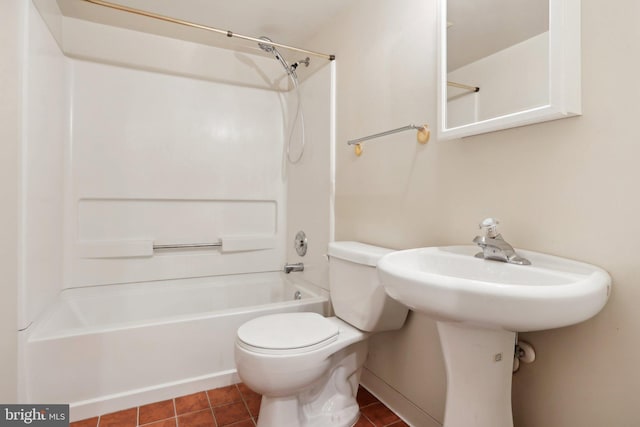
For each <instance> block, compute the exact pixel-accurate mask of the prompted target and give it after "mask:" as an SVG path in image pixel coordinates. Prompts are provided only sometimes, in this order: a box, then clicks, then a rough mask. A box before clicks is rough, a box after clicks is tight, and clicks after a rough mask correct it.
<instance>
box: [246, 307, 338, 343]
mask: <svg viewBox="0 0 640 427" xmlns="http://www.w3.org/2000/svg"><path fill="white" fill-rule="evenodd" d="M338 333H339V330H338V327H337V326H336V325H335V324H334V323H332V322H330V321H329V320H327V319H326V318H324V317H322V316H321V315H319V314H317V313H282V314H272V315H269V316H263V317H258V318H256V319H253V320H250V321H248V322H247V323H245V324H244V325H242V326H240V328H239V329H238V339H239V340H240V342H241V343H244V344H245V345H247V346H249V347H250V348H251V349H253V350H256V351H260V350H261V349H262V350H267V351H274V350H275V351H283V350H307V351H310V349H309V347H311V349H316V348H319V347H324V346H325V345H327V344H329V343H331V342H333V341H335V340H336V339H338Z"/></svg>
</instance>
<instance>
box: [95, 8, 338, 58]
mask: <svg viewBox="0 0 640 427" xmlns="http://www.w3.org/2000/svg"><path fill="white" fill-rule="evenodd" d="M83 1H85V2H87V3H91V4H95V5H98V6H104V7H108V8H111V9H116V10H120V11H123V12H128V13H133V14H135V15H140V16H146V17H147V18H153V19H158V20H160V21H165V22H170V23H172V24H178V25H184V26H186V27H191V28H198V29H200V30H205V31H211V32H213V33H217V34H221V35H225V36H227V37H236V38H239V39H242V40H248V41H252V42H255V43H262V44H269V45H271V46H275V47H281V48H283V49H289V50H293V51H296V52H301V53H306V54H308V55H313V56H318V57H320V58H325V59H328V60H329V61H333V60H334V59H336V57H335V55H327V54H325V53H320V52H314V51H312V50H307V49H301V48H299V47H294V46H289V45H286V44H282V43H275V42H273V41H269V42H265V40H263V39H259V38H257V37H251V36H245V35H243V34H237V33H234V32H233V31H230V30H221V29H219V28H215V27H209V26H207V25H202V24H196V23H195V22H190V21H185V20H183V19H177V18H171V17H169V16H164V15H159V14H157V13H153V12H147V11H146V10H141V9H134V8H132V7H128V6H123V5H120V4H116V3H110V2H107V1H103V0H83Z"/></svg>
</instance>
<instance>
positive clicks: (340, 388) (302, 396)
mask: <svg viewBox="0 0 640 427" xmlns="http://www.w3.org/2000/svg"><path fill="white" fill-rule="evenodd" d="M366 355H367V342H366V341H360V342H357V343H355V344H352V345H350V346H349V347H347V348H345V349H343V350H341V351H339V352H337V353H336V354H334V355H333V356H331V357H332V358H333V359H334V363H333V369H331V370H330V371H328V372H327V373H326V374H324V375H323V376H322V377H321V378H319V379H318V381H316V382H315V383H314V384H312V385H311V386H310V387H308V388H306V389H304V390H302V391H301V392H300V393H298V394H296V395H293V396H284V397H272V396H268V395H263V396H262V402H261V404H260V414H259V416H258V425H257V427H281V426H287V427H351V426H353V425H354V424H355V423H356V422H357V421H358V417H359V416H360V409H359V407H358V402H357V401H356V393H357V392H358V383H359V381H360V373H361V368H362V365H363V364H364V361H365V358H366Z"/></svg>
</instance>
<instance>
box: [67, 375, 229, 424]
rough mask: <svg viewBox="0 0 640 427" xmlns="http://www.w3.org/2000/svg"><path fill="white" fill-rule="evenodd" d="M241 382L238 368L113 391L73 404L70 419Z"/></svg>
mask: <svg viewBox="0 0 640 427" xmlns="http://www.w3.org/2000/svg"><path fill="white" fill-rule="evenodd" d="M239 382H240V377H238V373H237V372H236V370H235V369H232V370H229V371H224V372H220V373H216V374H215V375H206V376H202V377H195V378H189V379H187V380H184V381H176V382H172V383H165V384H160V385H157V386H154V387H146V388H141V389H137V390H131V391H127V392H125V393H118V394H111V395H106V396H102V397H100V398H97V399H91V400H84V401H81V402H74V403H71V404H70V405H69V412H70V414H69V418H70V421H71V422H74V421H78V420H84V419H86V418H93V417H96V416H98V415H103V414H109V413H111V412H116V411H121V410H123V409H129V408H135V407H136V406H141V405H146V404H149V403H155V402H160V401H163V400H167V399H173V398H174V397H179V396H184V395H186V394H191V393H197V392H199V391H204V390H211V389H214V388H218V387H225V386H228V385H231V384H236V383H239Z"/></svg>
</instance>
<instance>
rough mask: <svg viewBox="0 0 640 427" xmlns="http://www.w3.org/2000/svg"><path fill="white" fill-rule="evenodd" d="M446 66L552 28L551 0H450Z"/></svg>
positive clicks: (466, 61) (457, 66)
mask: <svg viewBox="0 0 640 427" xmlns="http://www.w3.org/2000/svg"><path fill="white" fill-rule="evenodd" d="M447 21H448V22H449V23H451V24H453V25H451V26H450V27H449V29H448V30H447V55H448V57H447V68H448V70H449V71H453V70H455V69H457V68H460V67H461V66H463V65H466V64H469V63H471V62H474V61H476V60H478V59H480V58H483V57H485V56H487V55H490V54H492V53H495V52H498V51H500V50H503V49H505V48H507V47H509V46H513V45H514V44H516V43H520V42H522V41H524V40H527V39H529V38H531V37H533V36H535V35H538V34H541V33H543V32H545V31H547V30H548V29H549V1H548V0H448V4H447Z"/></svg>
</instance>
